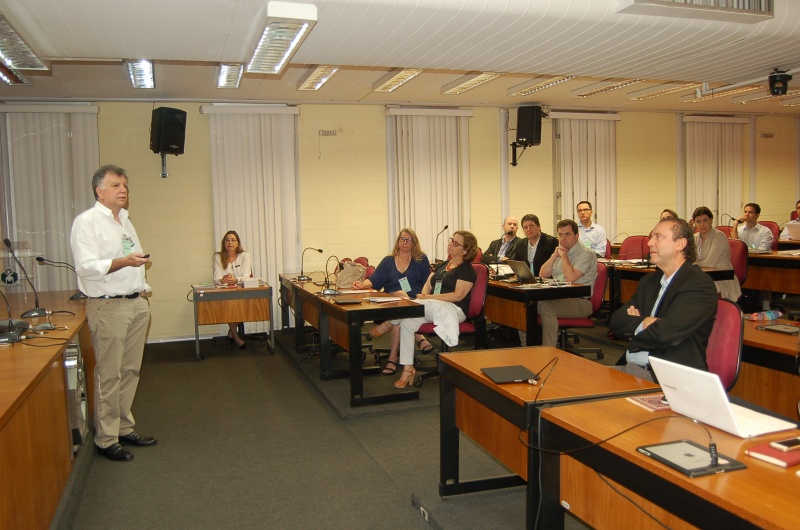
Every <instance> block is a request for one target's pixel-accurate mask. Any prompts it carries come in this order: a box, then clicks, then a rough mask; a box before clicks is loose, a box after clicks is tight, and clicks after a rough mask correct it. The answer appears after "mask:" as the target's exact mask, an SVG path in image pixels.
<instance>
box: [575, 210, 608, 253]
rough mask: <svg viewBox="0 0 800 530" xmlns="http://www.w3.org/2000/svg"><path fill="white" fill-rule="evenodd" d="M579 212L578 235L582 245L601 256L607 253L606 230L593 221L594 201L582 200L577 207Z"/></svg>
mask: <svg viewBox="0 0 800 530" xmlns="http://www.w3.org/2000/svg"><path fill="white" fill-rule="evenodd" d="M575 209H576V210H577V212H578V221H580V223H579V224H578V232H579V233H578V236H579V240H580V243H581V245H583V246H584V247H586V248H588V249H589V250H591V251H592V252H594V253H595V254H597V255H598V256H599V257H601V258H603V257H605V255H606V230H605V228H603V227H602V226H600V225H599V224H597V223H593V222H592V203H590V202H589V201H581V202H579V203H578V206H577V207H576V208H575Z"/></svg>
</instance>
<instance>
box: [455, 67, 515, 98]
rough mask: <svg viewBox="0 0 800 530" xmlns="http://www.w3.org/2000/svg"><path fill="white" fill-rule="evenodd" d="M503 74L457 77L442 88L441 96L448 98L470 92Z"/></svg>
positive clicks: (492, 73) (488, 73)
mask: <svg viewBox="0 0 800 530" xmlns="http://www.w3.org/2000/svg"><path fill="white" fill-rule="evenodd" d="M501 75H503V74H500V73H497V72H483V73H481V74H469V75H465V76H463V77H459V78H458V79H456V80H455V81H453V82H452V83H448V84H446V85H445V86H443V87H442V94H446V95H449V96H457V95H458V94H463V93H464V92H466V91H467V90H472V89H473V88H475V87H477V86H480V85H482V84H484V83H488V82H489V81H492V80H494V79H497V78H498V77H500V76H501Z"/></svg>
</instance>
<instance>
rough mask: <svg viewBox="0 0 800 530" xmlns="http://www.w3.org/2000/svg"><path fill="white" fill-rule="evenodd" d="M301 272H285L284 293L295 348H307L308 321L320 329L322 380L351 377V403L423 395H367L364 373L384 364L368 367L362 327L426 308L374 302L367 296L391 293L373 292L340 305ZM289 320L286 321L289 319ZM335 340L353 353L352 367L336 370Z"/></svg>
mask: <svg viewBox="0 0 800 530" xmlns="http://www.w3.org/2000/svg"><path fill="white" fill-rule="evenodd" d="M296 277H297V274H281V275H280V280H281V294H282V298H283V300H284V301H285V303H286V304H287V305H288V304H291V305H292V307H293V308H294V313H295V349H296V351H297V352H301V351H304V350H305V349H306V344H305V331H304V329H303V328H304V322H308V323H309V324H311V325H312V326H313V327H314V328H315V329H317V330H319V340H320V354H319V359H320V360H319V369H320V374H319V376H320V379H322V380H323V381H324V380H329V379H338V378H346V377H349V378H350V406H351V407H358V406H362V405H374V404H377V403H389V402H393V401H407V400H411V399H418V398H419V391H417V390H413V391H406V392H392V393H391V394H380V395H374V396H365V395H364V375H365V372H366V373H370V374H372V373H374V374H377V373H379V372H380V367H379V366H378V367H375V368H373V369H367V370H365V369H364V366H363V363H364V359H363V353H362V350H361V345H362V342H361V328H362V326H363V325H364V322H370V321H375V320H394V319H400V318H413V317H422V316H424V315H425V308H424V307H423V306H422V305H421V304H417V303H414V302H412V301H411V300H401V301H399V302H386V303H380V304H378V303H374V302H370V301H368V300H366V298H373V297H383V296H389V295H388V294H385V293H378V292H370V293H358V294H347V295H344V296H346V297H347V298H357V299H359V300H361V303H359V304H347V305H338V304H336V303H335V302H334V299H335V297H333V296H322V295H321V292H322V287H319V286H317V285H314V284H313V283H312V282H298V281H296V280H295V278H296ZM286 321H287V320H284V322H286ZM331 342H333V343H335V344H338V345H339V346H341V347H342V348H344V349H345V350H347V351H348V352H349V357H348V360H349V364H348V367H349V369H348V370H341V371H334V370H333V361H332V351H331Z"/></svg>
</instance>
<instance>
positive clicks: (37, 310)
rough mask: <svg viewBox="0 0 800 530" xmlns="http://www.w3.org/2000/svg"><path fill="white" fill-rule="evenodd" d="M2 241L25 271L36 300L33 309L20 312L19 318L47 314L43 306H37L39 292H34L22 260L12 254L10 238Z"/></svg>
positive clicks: (34, 289) (34, 288)
mask: <svg viewBox="0 0 800 530" xmlns="http://www.w3.org/2000/svg"><path fill="white" fill-rule="evenodd" d="M3 243H5V245H6V247H8V250H9V252H11V256H12V257H13V258H14V261H16V262H17V265H19V268H20V269H22V272H23V273H25V279H26V280H28V283H29V284H30V286H31V289H32V290H33V297H34V299H35V300H36V307H35V308H34V309H28V310H27V311H25V312H24V313H22V316H21V317H20V318H37V317H45V316H47V310H46V309H44V308H43V307H39V293H37V292H36V287H34V286H33V282H32V281H31V278H30V276H28V271H26V270H25V267H24V266H23V265H22V262H21V261H20V260H19V258H17V255H16V254H14V248H13V247H12V246H11V240H10V239H8V238H5V239H4V240H3Z"/></svg>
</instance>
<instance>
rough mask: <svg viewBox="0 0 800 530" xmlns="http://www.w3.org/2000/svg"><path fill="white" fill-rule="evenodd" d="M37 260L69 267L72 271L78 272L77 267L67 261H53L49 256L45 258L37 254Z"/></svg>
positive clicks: (53, 265)
mask: <svg viewBox="0 0 800 530" xmlns="http://www.w3.org/2000/svg"><path fill="white" fill-rule="evenodd" d="M36 261H38V262H39V263H41V264H43V265H50V266H51V267H60V268H64V269H69V270H71V271H72V272H76V271H75V267H73V266H72V264H71V263H67V262H66V261H53V260H50V259H47V258H43V257H42V256H36Z"/></svg>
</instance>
